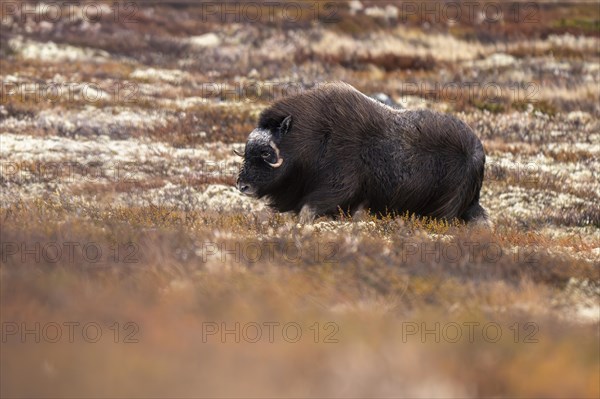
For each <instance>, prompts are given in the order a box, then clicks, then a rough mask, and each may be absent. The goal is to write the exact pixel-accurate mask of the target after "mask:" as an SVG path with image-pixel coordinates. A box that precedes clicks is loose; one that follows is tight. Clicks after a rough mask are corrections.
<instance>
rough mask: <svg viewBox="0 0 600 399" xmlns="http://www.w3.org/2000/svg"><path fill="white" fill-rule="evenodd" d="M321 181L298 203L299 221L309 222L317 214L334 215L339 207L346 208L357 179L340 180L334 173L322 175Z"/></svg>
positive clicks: (355, 188)
mask: <svg viewBox="0 0 600 399" xmlns="http://www.w3.org/2000/svg"><path fill="white" fill-rule="evenodd" d="M322 181H323V183H322V184H320V185H319V187H317V189H315V190H314V191H312V192H311V193H309V194H308V195H306V196H305V197H304V198H303V199H302V200H301V201H300V204H301V205H302V208H301V209H300V212H299V215H300V222H301V223H311V222H313V221H314V219H315V217H317V216H325V215H336V214H337V213H338V210H339V208H342V209H343V210H347V208H348V206H349V205H350V199H351V198H353V196H354V195H355V193H356V190H357V189H358V184H357V181H356V180H354V179H345V180H343V181H340V180H339V179H337V178H336V177H335V176H334V175H331V176H330V177H329V178H327V177H323V180H322Z"/></svg>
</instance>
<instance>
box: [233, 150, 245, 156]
mask: <svg viewBox="0 0 600 399" xmlns="http://www.w3.org/2000/svg"><path fill="white" fill-rule="evenodd" d="M233 153H234V154H235V155H237V156H238V157H242V158H243V157H244V153H243V152H239V151H238V150H236V149H235V148H234V149H233Z"/></svg>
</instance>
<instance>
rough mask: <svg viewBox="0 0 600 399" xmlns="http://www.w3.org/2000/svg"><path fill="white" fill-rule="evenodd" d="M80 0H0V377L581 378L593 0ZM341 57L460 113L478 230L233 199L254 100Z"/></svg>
mask: <svg viewBox="0 0 600 399" xmlns="http://www.w3.org/2000/svg"><path fill="white" fill-rule="evenodd" d="M11 4H12V3H11ZM87 4H88V7H87V8H86V6H85V5H84V4H79V5H76V6H74V7H73V8H71V9H69V10H68V11H69V12H68V13H67V12H66V10H63V11H65V12H64V13H63V14H62V16H61V18H53V17H52V15H53V14H52V15H51V14H49V13H50V12H51V8H49V7H51V6H50V5H49V4H46V3H37V5H33V4H30V3H24V2H15V3H14V4H13V5H15V7H16V8H14V9H13V8H3V9H2V25H1V28H2V35H1V39H0V44H1V49H0V54H1V58H0V67H1V77H2V102H1V105H0V154H1V160H2V161H1V165H0V166H1V169H0V172H1V173H0V184H1V187H2V190H1V192H0V203H1V213H2V214H1V215H0V216H1V218H2V254H1V255H2V266H1V267H0V273H1V274H0V276H1V284H2V285H1V287H2V290H1V299H2V303H1V306H2V323H3V324H2V334H3V335H2V356H1V365H2V370H1V375H0V376H1V379H2V384H1V385H2V388H1V390H2V395H3V396H25V397H32V396H62V397H66V396H75V397H81V396H153V397H159V396H166V395H168V396H179V397H184V396H185V397H198V396H228V397H231V396H244V397H247V396H260V397H263V396H290V397H292V396H293V397H298V396H311V395H319V396H336V397H340V396H353V397H356V396H374V395H375V396H380V397H384V396H394V397H482V396H557V397H597V396H598V395H599V394H600V386H599V384H598V381H597V375H598V373H599V372H600V356H599V355H598V353H600V352H599V351H600V347H599V344H598V342H599V341H598V338H599V336H598V327H599V325H600V303H599V300H600V275H599V273H600V266H599V265H600V205H599V204H600V120H599V119H598V115H599V114H600V107H599V105H598V104H599V102H598V97H599V91H598V87H599V86H598V85H599V83H600V66H599V65H600V63H599V61H600V52H599V46H600V39H599V37H600V34H599V25H598V24H599V20H600V16H599V10H598V7H597V5H593V4H587V3H571V4H567V5H565V4H545V3H544V4H541V3H540V4H538V3H527V4H520V5H519V4H518V3H515V4H509V3H506V4H504V3H503V5H502V7H501V8H500V10H501V12H491V13H490V9H489V8H485V7H486V5H487V4H488V3H483V2H482V3H477V4H476V5H475V7H479V8H481V9H479V8H477V9H476V10H475V11H476V12H474V13H473V14H472V15H471V14H469V13H467V12H466V8H465V7H466V5H465V4H463V5H462V8H461V10H462V11H463V13H462V14H461V16H460V17H454V18H452V17H450V18H449V17H448V15H455V14H448V11H449V10H448V9H447V6H444V5H443V4H441V3H434V2H430V3H428V4H429V5H430V6H432V7H436V4H437V7H438V8H433V9H434V10H437V11H435V12H434V13H429V14H427V13H426V12H424V10H423V9H419V8H417V9H416V11H415V9H413V8H403V6H399V5H398V4H396V3H394V2H391V1H390V2H385V1H377V2H375V1H363V2H360V1H351V2H333V3H328V4H329V6H326V5H324V4H323V3H318V2H309V1H300V2H290V3H289V4H288V5H287V6H285V7H284V6H282V5H279V6H269V5H267V4H263V5H262V6H261V7H262V8H259V9H258V10H262V14H260V15H261V17H258V18H254V17H251V16H252V15H255V14H252V12H254V11H256V10H254V9H249V8H244V7H248V5H247V3H244V2H242V3H236V2H230V3H213V5H214V4H216V5H223V4H227V6H228V7H231V8H230V9H229V10H230V12H229V13H223V10H222V9H219V8H218V7H217V8H215V9H213V8H206V7H207V6H206V4H205V5H204V6H203V5H202V3H198V4H181V5H177V4H167V5H160V4H154V3H153V4H146V3H135V2H134V3H131V4H133V6H131V4H130V6H131V8H126V4H124V3H123V4H121V3H115V4H120V7H122V8H121V9H119V11H120V12H119V13H118V14H115V12H116V11H115V8H114V7H115V6H114V4H113V3H112V2H88V3H87ZM90 4H93V5H94V6H95V8H94V10H95V11H94V12H97V13H100V14H102V16H100V17H97V18H94V16H95V15H96V14H94V15H92V16H90V14H89V12H90V11H89V10H90V7H89V5H90ZM410 4H412V5H418V4H420V3H410ZM491 4H496V5H497V4H499V3H491ZM24 7H25V8H24ZM111 7H112V8H111ZM269 7H271V8H269ZM444 7H446V8H444ZM292 8H293V10H295V12H296V14H293V15H295V16H294V17H292V16H290V14H289V13H290V12H291V11H290V10H292ZM484 9H485V10H488V11H487V14H486V13H485V12H483V10H484ZM23 10H30V11H31V10H33V11H31V12H29V13H24V12H23ZM232 10H233V11H232ZM269 10H271V11H270V12H271V13H272V17H269V18H267V17H266V16H267V15H271V14H269ZM493 10H496V9H493ZM450 11H456V10H450ZM222 19H226V21H223V20H222ZM334 80H343V81H346V82H348V83H351V84H353V85H354V86H355V87H357V88H358V89H359V90H361V91H363V92H365V93H367V94H369V95H377V94H380V93H383V94H385V95H386V96H387V97H388V98H389V99H391V100H392V101H393V102H394V103H395V104H396V106H399V107H404V108H417V107H428V108H433V109H437V110H440V111H444V112H449V113H452V114H454V115H456V116H458V117H459V118H461V119H463V120H465V121H466V122H467V123H468V124H469V125H470V126H471V127H472V128H473V129H474V130H475V132H476V133H477V134H478V135H479V137H480V138H481V139H482V142H483V144H484V147H485V150H486V155H487V169H486V179H485V182H484V187H483V191H482V199H481V203H482V205H483V206H484V207H485V208H486V209H487V210H488V211H489V214H490V217H491V219H492V221H493V222H494V228H493V229H492V230H487V229H479V228H470V227H468V226H463V225H460V223H456V222H444V221H436V220H428V219H422V218H415V217H411V215H404V216H400V217H395V218H392V217H384V218H371V217H366V218H363V219H361V220H352V219H350V218H347V217H344V216H343V215H341V216H340V218H338V219H336V220H330V219H325V218H322V219H318V220H317V221H316V223H314V224H312V225H300V224H298V220H297V217H296V216H294V215H287V214H285V215H280V214H275V213H273V212H272V211H270V210H269V209H268V208H267V207H265V205H264V204H263V203H262V202H260V201H256V200H253V199H249V198H247V197H243V196H241V195H240V194H239V193H238V192H237V190H236V189H235V188H234V187H233V183H234V181H235V177H236V174H237V170H238V167H239V158H238V157H237V156H236V155H235V154H234V153H233V151H234V150H235V149H241V148H243V145H244V141H245V139H246V137H247V135H248V133H249V132H250V131H251V130H252V128H253V126H254V124H255V123H256V119H257V116H258V114H259V113H260V111H261V110H262V109H264V108H265V107H267V106H268V104H269V103H270V102H272V101H274V100H276V99H278V98H281V97H282V96H285V95H289V94H293V93H295V92H297V91H299V90H305V89H308V88H310V87H313V86H314V85H317V84H322V83H323V82H327V81H334ZM90 248H91V249H90ZM89 251H91V252H92V255H90V252H89ZM69 322H78V323H80V325H82V326H83V325H85V324H86V323H89V322H95V323H98V324H99V325H100V326H101V327H102V330H101V331H102V332H103V335H102V337H101V338H102V339H99V341H98V342H96V343H90V342H89V336H88V335H86V334H87V333H84V334H80V335H77V334H76V335H75V336H74V339H73V340H69V339H68V337H67V335H68V334H67V332H68V328H67V327H66V326H65V324H64V323H69ZM128 322H130V323H131V324H126V323H128ZM270 322H273V323H279V324H278V325H277V328H280V327H282V326H288V324H289V323H296V324H297V326H295V325H293V326H292V327H293V328H295V329H296V327H300V329H301V332H302V334H301V338H300V339H298V342H293V341H294V339H293V338H294V337H295V336H294V333H293V332H291V330H289V331H288V330H286V329H283V330H273V331H274V334H275V335H274V338H273V340H270V339H269V337H267V333H268V332H269V331H270V330H269V324H266V325H265V324H264V323H270ZM35 323H40V324H39V325H40V327H39V329H40V330H39V332H38V335H39V336H41V339H40V341H41V342H39V343H38V342H35V339H34V338H35V333H31V334H30V335H27V334H25V335H23V330H24V329H26V328H29V329H31V328H33V329H34V330H35ZM52 323H57V324H58V325H59V326H61V327H60V330H59V331H61V332H62V336H61V339H59V340H58V342H57V343H53V342H52V340H51V339H50V338H52V337H54V335H53V333H54V330H55V329H56V328H55V327H56V326H53V325H52ZM114 323H119V324H118V326H117V327H116V328H114ZM236 323H238V324H236ZM257 325H258V328H257ZM15 326H16V327H15ZM236 326H237V327H236ZM457 326H458V329H457ZM469 326H471V327H469ZM490 326H491V327H490ZM45 327H47V328H46V329H45ZM236 328H237V334H238V335H237V336H236V333H235V331H236ZM273 328H275V327H273ZM469 328H473V329H474V330H473V331H474V336H473V337H471V336H470V334H469V332H470V330H469ZM14 329H16V332H14V331H13V330H14ZM215 329H216V330H215ZM225 329H230V330H233V331H234V333H232V334H230V335H227V334H225V335H223V334H222V333H223V331H224V330H225ZM255 330H257V331H259V332H262V335H261V336H260V338H259V339H257V340H256V341H257V342H253V338H254V337H255V334H254V331H255ZM296 330H297V329H296ZM296 330H294V331H296ZM492 330H493V331H492ZM427 331H429V333H427ZM431 331H433V332H431ZM436 331H437V333H436ZM456 331H458V332H459V335H457V334H456V333H455V332H456ZM473 331H471V332H473ZM497 331H500V334H499V335H498V334H495V332H497ZM13 332H14V333H13ZM75 332H76V333H80V331H75ZM119 332H120V333H121V335H119V334H118V333H119ZM436 334H437V335H436ZM127 337H129V338H132V339H136V340H137V341H138V342H137V343H133V342H132V343H131V344H128V343H127V340H126V339H127ZM456 337H458V338H457V339H455V338H456ZM236 338H237V340H238V341H240V342H237V343H236V342H235V341H236ZM471 338H472V339H471Z"/></svg>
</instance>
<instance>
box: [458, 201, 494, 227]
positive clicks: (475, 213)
mask: <svg viewBox="0 0 600 399" xmlns="http://www.w3.org/2000/svg"><path fill="white" fill-rule="evenodd" d="M460 219H462V220H464V221H465V222H466V223H468V224H470V225H475V226H485V227H489V228H492V227H493V224H492V222H491V221H490V220H489V217H488V214H487V212H486V210H485V209H483V207H482V206H481V205H479V202H478V201H476V202H474V203H473V204H471V206H469V207H468V208H467V210H466V211H465V212H464V213H463V214H462V215H460Z"/></svg>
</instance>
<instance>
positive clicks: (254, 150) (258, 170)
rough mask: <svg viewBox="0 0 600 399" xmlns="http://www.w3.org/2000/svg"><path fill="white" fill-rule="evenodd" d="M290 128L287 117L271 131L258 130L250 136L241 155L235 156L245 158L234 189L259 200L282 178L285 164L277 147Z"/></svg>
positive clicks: (283, 157) (282, 155) (290, 119)
mask: <svg viewBox="0 0 600 399" xmlns="http://www.w3.org/2000/svg"><path fill="white" fill-rule="evenodd" d="M291 125H292V116H291V115H289V116H287V117H286V118H284V119H283V121H282V122H281V124H280V125H279V126H278V127H276V128H274V129H262V128H257V129H254V130H253V131H252V133H250V135H249V136H248V141H247V142H246V148H245V150H244V153H243V154H238V155H240V156H243V157H244V163H243V166H242V169H241V170H240V173H239V175H238V179H237V188H238V190H240V191H241V192H242V193H243V194H246V195H250V196H256V197H262V196H264V195H265V194H266V193H267V192H268V191H269V187H270V186H271V185H273V184H274V183H275V182H276V181H277V180H278V177H279V176H281V174H282V173H283V172H282V169H283V168H285V163H286V161H285V156H284V154H282V153H281V151H280V149H279V145H280V143H281V140H282V139H283V137H284V136H285V135H286V134H287V132H288V131H289V130H290V128H291Z"/></svg>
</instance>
